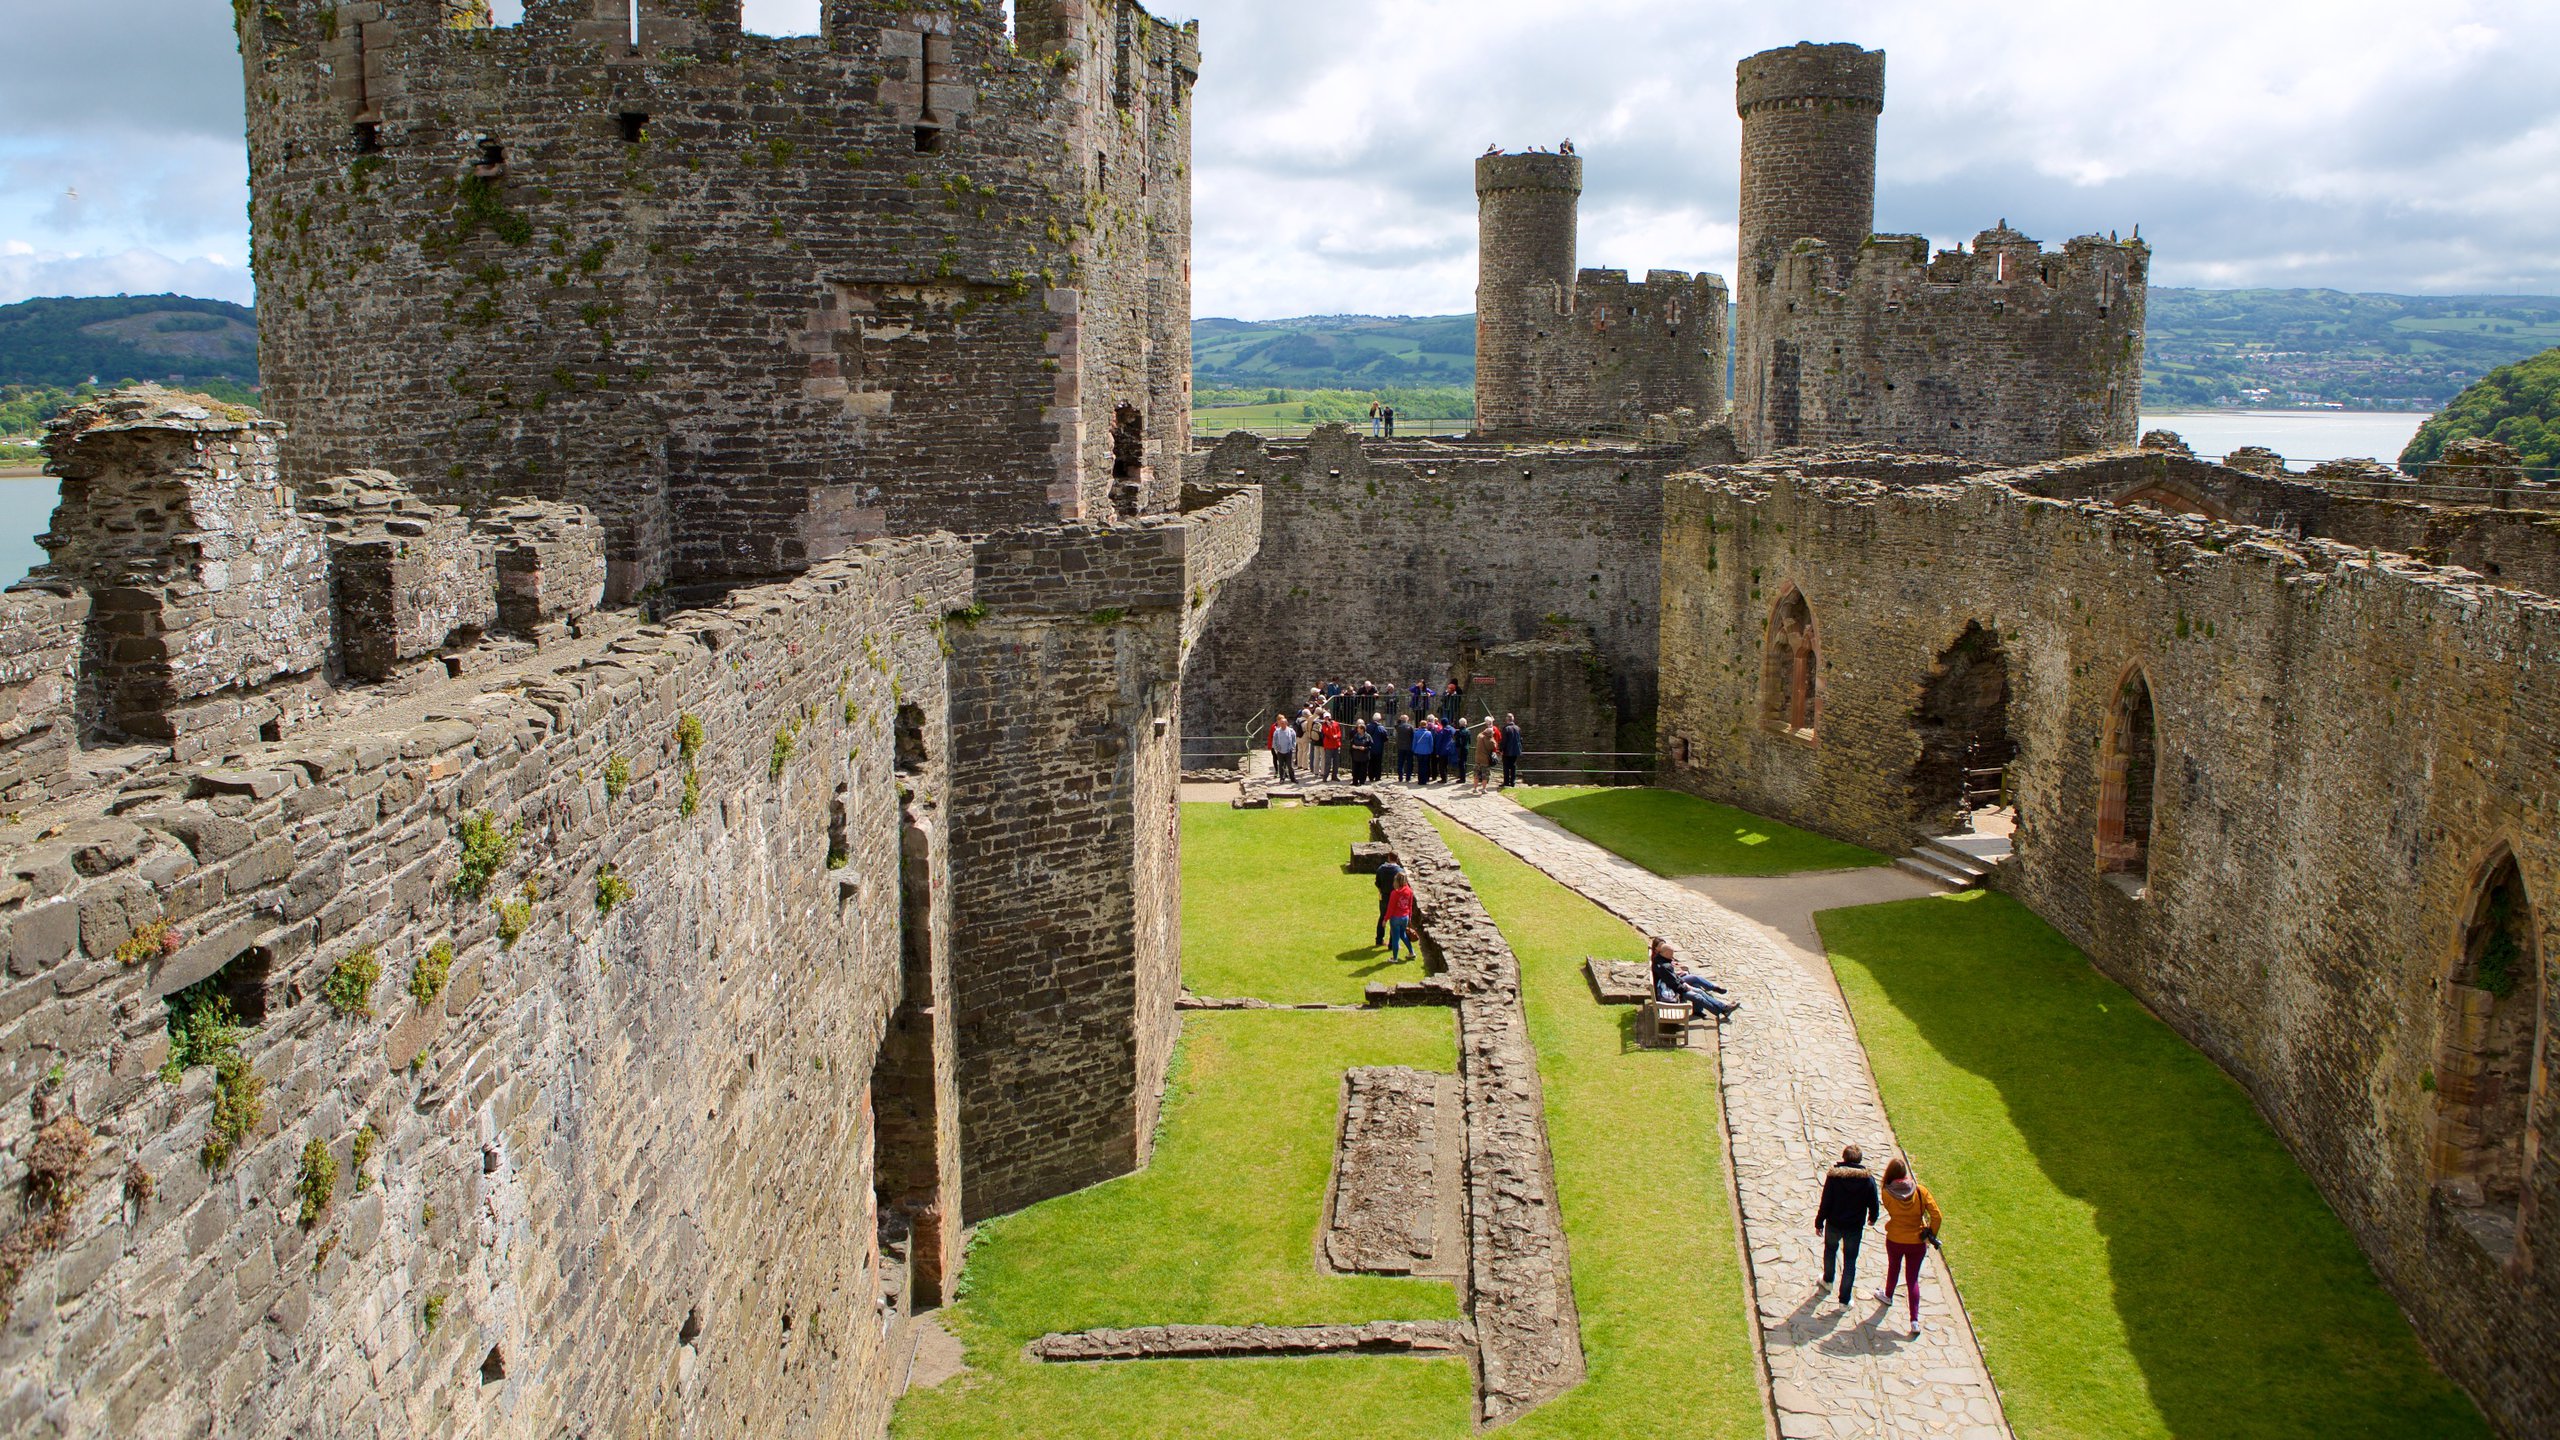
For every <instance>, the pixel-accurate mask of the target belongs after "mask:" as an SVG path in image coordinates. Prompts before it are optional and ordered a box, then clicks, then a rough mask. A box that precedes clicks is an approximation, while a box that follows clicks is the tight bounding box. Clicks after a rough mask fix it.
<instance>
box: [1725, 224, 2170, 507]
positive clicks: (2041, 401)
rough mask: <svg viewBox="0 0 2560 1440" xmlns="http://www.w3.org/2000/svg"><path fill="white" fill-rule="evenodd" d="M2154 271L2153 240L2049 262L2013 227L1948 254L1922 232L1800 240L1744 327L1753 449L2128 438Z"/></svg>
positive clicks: (2093, 444)
mask: <svg viewBox="0 0 2560 1440" xmlns="http://www.w3.org/2000/svg"><path fill="white" fill-rule="evenodd" d="M1844 265H1845V266H1848V267H1850V268H1849V269H1848V270H1847V271H1846V272H1845V273H1844V272H1843V271H1842V270H1841V269H1840V268H1839V267H1841V266H1844ZM2149 265H2150V252H2149V250H2148V248H2147V247H2145V246H2144V245H2143V243H2142V242H2141V241H2139V240H2133V241H2128V242H2122V243H2118V242H2115V241H2112V240H2106V239H2101V238H2098V237H2096V236H2083V237H2081V238H2080V239H2077V240H2073V241H2071V242H2069V243H2068V244H2067V245H2065V246H2064V247H2063V249H2062V251H2061V253H2059V254H2049V253H2047V252H2046V251H2045V250H2044V248H2043V247H2042V246H2040V245H2038V244H2037V243H2036V242H2035V241H2032V240H2029V239H2027V238H2026V237H2024V236H2022V235H2018V234H2017V233H2016V232H2014V231H2006V230H1995V231H1985V232H1983V234H1982V235H1980V236H1978V237H1977V238H1976V240H1975V242H1974V248H1973V250H1972V251H1971V252H1970V253H1967V252H1965V251H1961V250H1951V251H1942V252H1940V253H1939V254H1938V255H1937V256H1936V257H1935V258H1931V257H1930V256H1929V254H1928V242H1927V241H1926V240H1924V239H1922V238H1921V237H1919V236H1911V235H1879V236H1876V237H1874V238H1873V239H1871V240H1869V241H1868V242H1867V243H1866V244H1865V245H1863V246H1862V247H1860V248H1859V249H1858V250H1857V251H1855V252H1853V253H1851V254H1849V255H1845V256H1843V255H1837V254H1835V253H1834V252H1832V251H1831V250H1830V249H1829V248H1828V247H1827V246H1822V245H1812V244H1798V245H1797V246H1795V247H1794V248H1793V249H1791V250H1790V251H1789V252H1788V253H1787V254H1786V255H1785V257H1784V258H1783V259H1781V260H1780V261H1779V263H1778V266H1777V269H1776V270H1775V272H1774V273H1773V274H1772V275H1771V276H1770V277H1769V280H1768V282H1767V284H1766V285H1765V286H1763V287H1762V288H1761V289H1760V291H1759V292H1758V294H1757V295H1756V297H1755V298H1754V300H1753V302H1752V304H1751V306H1750V308H1748V309H1746V310H1745V311H1744V312H1743V316H1742V318H1741V322H1740V323H1741V324H1742V325H1744V326H1745V327H1747V328H1752V329H1755V330H1756V331H1757V332H1758V333H1759V335H1760V337H1761V339H1760V341H1759V342H1758V346H1757V349H1756V350H1755V352H1754V354H1755V357H1756V359H1755V364H1756V366H1757V369H1756V370H1755V372H1754V375H1753V379H1752V385H1753V386H1755V387H1756V388H1757V395H1758V400H1757V404H1756V406H1755V407H1754V408H1753V413H1752V420H1751V422H1750V426H1749V427H1748V429H1749V434H1750V435H1752V436H1753V437H1756V438H1754V439H1750V440H1746V443H1745V448H1746V449H1748V450H1750V451H1751V452H1752V453H1754V454H1765V453H1767V452H1768V451H1771V450H1778V449H1784V448H1786V447H1788V446H1793V445H1812V446H1823V445H1836V444H1855V443H1859V442H1877V443H1883V444H1895V445H1912V446H1921V447H1925V448H1928V449H1931V450H1940V451H1946V452H1949V453H1951V454H1955V455H1961V456H1965V457H1968V458H1975V459H1984V460H2000V461H2009V462H2013V463H2014V462H2023V461H2032V460H2041V459H2045V458H2048V457H2051V456H2056V455H2077V454H2082V453H2085V452H2088V451H2093V450H2106V449H2116V448H2121V447H2124V446H2127V445H2130V444H2132V443H2133V441H2134V437H2135V435H2136V434H2137V433H2138V432H2139V430H2140V428H2141V414H2140V411H2141V399H2142V313H2143V297H2144V294H2145V286H2146V283H2147V276H2148V271H2149Z"/></svg>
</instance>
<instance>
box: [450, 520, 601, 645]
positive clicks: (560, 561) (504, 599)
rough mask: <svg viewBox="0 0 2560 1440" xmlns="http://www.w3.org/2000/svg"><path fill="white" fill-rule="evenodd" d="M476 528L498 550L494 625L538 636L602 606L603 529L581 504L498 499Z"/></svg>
mask: <svg viewBox="0 0 2560 1440" xmlns="http://www.w3.org/2000/svg"><path fill="white" fill-rule="evenodd" d="M480 528H481V529H482V530H483V531H485V532H487V533H488V535H489V537H490V540H491V542H492V544H493V546H494V548H495V549H496V551H497V558H498V623H499V625H501V626H503V627H504V628H506V629H507V630H509V631H512V632H514V633H515V634H518V635H525V636H530V637H535V638H540V637H541V636H542V635H544V634H545V633H546V630H547V628H548V627H552V626H556V625H559V624H560V623H561V622H563V621H568V620H575V619H577V618H578V617H579V616H581V615H584V614H587V613H589V612H590V611H592V610H594V609H595V608H596V606H597V605H599V604H601V603H603V600H604V577H605V561H604V527H603V526H602V525H599V524H597V523H596V517H595V513H594V512H593V511H591V510H589V509H587V508H586V507H585V506H583V505H563V504H559V503H557V502H554V501H546V500H522V499H519V500H510V501H502V502H500V503H499V505H498V508H496V509H494V510H492V511H490V512H489V513H488V514H487V515H486V516H483V517H482V518H481V521H480ZM554 633H556V632H554Z"/></svg>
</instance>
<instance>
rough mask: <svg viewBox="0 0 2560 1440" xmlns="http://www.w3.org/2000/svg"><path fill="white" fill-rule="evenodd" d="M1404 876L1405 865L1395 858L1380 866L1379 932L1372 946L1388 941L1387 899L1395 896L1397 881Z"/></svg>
mask: <svg viewBox="0 0 2560 1440" xmlns="http://www.w3.org/2000/svg"><path fill="white" fill-rule="evenodd" d="M1403 878H1404V867H1403V866H1401V865H1399V864H1397V863H1396V862H1394V861H1393V860H1390V861H1388V862H1386V863H1385V864H1383V865H1380V866H1379V867H1378V933H1377V936H1376V938H1375V939H1372V940H1371V941H1370V942H1369V943H1370V944H1371V945H1372V946H1377V945H1384V944H1386V943H1387V901H1389V900H1390V899H1392V898H1394V896H1395V893H1396V882H1397V881H1398V880H1401V879H1403Z"/></svg>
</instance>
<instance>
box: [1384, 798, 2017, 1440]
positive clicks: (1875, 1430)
mask: <svg viewBox="0 0 2560 1440" xmlns="http://www.w3.org/2000/svg"><path fill="white" fill-rule="evenodd" d="M1416 798H1419V799H1421V800H1422V801H1424V802H1425V803H1427V804H1429V805H1431V806H1432V807H1433V808H1435V809H1438V810H1440V811H1441V812H1443V813H1445V814H1447V815H1449V816H1450V817H1451V818H1453V819H1455V820H1457V821H1458V822H1459V823H1461V824H1463V825H1465V826H1467V827H1468V828H1469V829H1471V830H1474V831H1475V832H1476V833H1478V834H1480V835H1483V836H1484V837H1485V838H1487V839H1489V840H1491V841H1493V842H1494V843H1495V844H1498V845H1500V846H1502V847H1503V848H1504V849H1506V850H1509V851H1510V852H1511V853H1513V854H1514V855H1517V856H1519V857H1520V858H1521V859H1523V860H1526V861H1528V862H1529V863H1530V864H1532V865H1534V866H1536V867H1538V868H1539V869H1540V870H1543V871H1545V872H1546V873H1547V874H1549V875H1551V876H1553V877H1555V878H1556V879H1557V880H1558V881H1561V882H1562V883H1563V884H1565V885H1567V886H1569V887H1571V888H1572V889H1574V890H1576V891H1579V892H1580V893H1582V894H1583V895H1585V896H1587V897H1588V898H1590V899H1591V900H1592V901H1594V902H1595V903H1597V904H1599V905H1600V906H1601V907H1602V908H1604V909H1606V910H1608V911H1610V912H1611V913H1613V914H1615V915H1617V916H1618V917H1619V918H1620V919H1622V920H1625V921H1626V922H1627V923H1628V924H1630V925H1633V926H1634V927H1635V928H1636V929H1638V930H1641V931H1643V932H1644V933H1646V934H1648V935H1659V936H1662V937H1664V938H1666V939H1668V940H1669V941H1670V942H1671V943H1672V944H1673V945H1674V946H1676V947H1678V949H1679V951H1680V954H1681V958H1682V959H1684V960H1685V961H1687V962H1689V963H1690V964H1691V965H1693V966H1695V967H1697V968H1699V969H1701V970H1703V971H1705V972H1706V973H1707V974H1708V975H1710V976H1712V977H1713V978H1714V979H1715V980H1716V981H1717V983H1719V984H1721V985H1723V986H1725V987H1726V988H1727V989H1728V990H1730V991H1731V992H1732V993H1733V994H1734V995H1735V996H1736V997H1737V998H1739V999H1740V1000H1741V1001H1742V1002H1743V1006H1742V1012H1741V1014H1739V1015H1737V1016H1736V1017H1734V1020H1733V1023H1731V1024H1729V1025H1727V1026H1726V1027H1725V1028H1724V1031H1723V1033H1722V1037H1721V1039H1722V1066H1723V1082H1722V1091H1723V1096H1724V1112H1725V1132H1726V1136H1727V1143H1728V1149H1729V1153H1730V1154H1731V1157H1732V1162H1733V1171H1734V1180H1735V1185H1736V1188H1737V1189H1738V1190H1739V1192H1740V1195H1741V1202H1742V1232H1743V1239H1744V1243H1745V1245H1746V1247H1747V1249H1748V1251H1749V1255H1750V1267H1749V1276H1750V1282H1751V1287H1752V1292H1753V1298H1754V1304H1755V1306H1756V1308H1757V1311H1758V1314H1759V1321H1760V1336H1761V1350H1762V1353H1763V1355H1764V1356H1765V1358H1766V1361H1767V1364H1768V1373H1769V1393H1770V1400H1771V1402H1772V1404H1773V1405H1774V1406H1775V1407H1776V1410H1777V1419H1778V1433H1779V1434H1780V1435H1781V1436H1783V1437H1785V1440H1850V1437H1861V1440H1863V1437H1869V1436H1881V1437H1893V1440H1905V1437H1910V1440H1918V1437H1956V1440H1994V1437H2006V1436H2007V1435H2008V1434H2009V1428H2008V1423H2007V1419H2006V1417H2005V1416H2004V1414H2003V1413H2002V1411H2001V1408H2000V1395H1999V1392H1998V1390H1997V1389H1995V1388H1994V1387H1993V1385H1992V1383H1991V1378H1990V1375H1989V1374H1988V1372H1987V1371H1985V1370H1984V1368H1983V1364H1982V1352H1981V1350H1980V1348H1979V1347H1978V1346H1977V1345H1976V1344H1975V1343H1974V1337H1973V1327H1972V1325H1971V1323H1970V1322H1969V1321H1967V1319H1966V1318H1965V1315H1964V1312H1963V1309H1962V1307H1961V1305H1960V1303H1959V1302H1958V1301H1957V1298H1956V1295H1955V1291H1954V1287H1953V1285H1952V1284H1951V1283H1950V1282H1949V1278H1948V1275H1947V1270H1946V1265H1945V1262H1944V1261H1943V1260H1942V1259H1941V1258H1940V1257H1938V1256H1936V1255H1934V1254H1933V1255H1932V1256H1931V1257H1930V1258H1929V1261H1928V1263H1927V1265H1925V1266H1924V1267H1923V1271H1924V1278H1923V1280H1922V1283H1921V1287H1920V1319H1921V1324H1922V1326H1923V1328H1922V1331H1921V1333H1920V1336H1919V1338H1917V1339H1911V1338H1908V1336H1909V1332H1908V1329H1907V1327H1906V1326H1905V1324H1904V1319H1905V1315H1906V1313H1907V1312H1906V1311H1905V1309H1904V1303H1903V1300H1902V1297H1900V1296H1899V1295H1897V1296H1895V1297H1894V1305H1893V1309H1892V1311H1891V1312H1890V1313H1889V1314H1888V1313H1886V1312H1885V1311H1883V1310H1882V1309H1881V1308H1880V1307H1879V1306H1878V1305H1877V1304H1876V1302H1875V1300H1874V1298H1873V1293H1874V1291H1875V1289H1876V1286H1877V1285H1878V1284H1879V1283H1880V1281H1881V1278H1882V1273H1883V1269H1884V1264H1883V1261H1884V1237H1883V1234H1882V1232H1881V1231H1871V1232H1869V1235H1868V1239H1867V1246H1866V1251H1865V1253H1864V1254H1862V1255H1861V1256H1860V1257H1859V1261H1860V1263H1859V1271H1860V1275H1859V1285H1858V1292H1857V1297H1858V1298H1857V1300H1856V1301H1855V1302H1854V1303H1853V1304H1851V1305H1850V1306H1849V1308H1847V1309H1845V1310H1843V1309H1841V1308H1839V1307H1838V1306H1836V1305H1834V1304H1833V1303H1832V1302H1831V1300H1830V1298H1829V1297H1828V1296H1826V1295H1825V1294H1824V1293H1823V1291H1822V1289H1821V1288H1820V1285H1819V1282H1820V1280H1821V1277H1822V1243H1821V1241H1820V1239H1819V1238H1818V1237H1816V1236H1815V1235H1814V1233H1813V1206H1814V1199H1815V1196H1816V1194H1817V1193H1818V1192H1819V1190H1820V1188H1821V1183H1822V1173H1823V1171H1824V1170H1825V1169H1826V1168H1827V1167H1828V1166H1829V1164H1830V1162H1831V1161H1832V1160H1834V1159H1836V1158H1837V1157H1838V1155H1839V1153H1840V1147H1841V1146H1842V1145H1846V1144H1856V1145H1860V1146H1863V1147H1864V1148H1865V1150H1866V1152H1867V1155H1868V1157H1869V1158H1870V1160H1871V1161H1872V1162H1873V1163H1876V1164H1877V1165H1878V1166H1879V1168H1881V1164H1882V1161H1883V1159H1884V1157H1886V1156H1888V1155H1891V1154H1892V1153H1894V1140H1893V1131H1892V1127H1891V1126H1889V1125H1888V1124H1887V1123H1886V1122H1885V1115H1884V1105H1883V1103H1882V1102H1881V1101H1880V1100H1878V1098H1877V1096H1876V1088H1875V1080H1874V1077H1873V1076H1872V1075H1871V1074H1870V1073H1869V1072H1868V1070H1867V1058H1866V1052H1865V1051H1864V1049H1862V1048H1861V1047H1860V1045H1859V1044H1858V1037H1857V1033H1856V1031H1855V1030H1854V1028H1852V1026H1851V1025H1850V1022H1849V1012H1848V1008H1847V1006H1846V1005H1844V1004H1843V1003H1842V1001H1841V999H1840V997H1839V994H1838V992H1837V991H1835V990H1834V989H1833V988H1832V986H1831V985H1830V983H1829V982H1828V981H1827V979H1825V978H1822V977H1818V976H1816V975H1813V974H1811V973H1809V972H1808V971H1807V970H1806V969H1805V968H1804V967H1803V966H1801V965H1799V964H1798V963H1796V962H1795V961H1794V960H1793V959H1792V958H1790V957H1789V956H1787V955H1786V954H1785V953H1784V952H1782V951H1781V950H1780V949H1779V948H1778V946H1777V945H1776V944H1775V943H1773V942H1772V941H1771V940H1770V939H1769V938H1768V936H1767V935H1766V934H1765V933H1763V932H1761V931H1760V930H1759V929H1758V928H1757V927H1755V926H1753V925H1750V924H1748V923H1746V922H1744V921H1743V920H1741V919H1740V918H1739V917H1737V916H1735V915H1734V914H1732V913H1731V912H1730V911H1727V910H1725V909H1724V908H1723V907H1722V906H1719V905H1717V904H1716V903H1715V902H1714V901H1712V900H1709V899H1708V898H1706V897H1705V896H1703V895H1700V894H1698V893H1696V892H1695V891H1692V890H1689V889H1687V888H1685V887H1683V886H1681V885H1680V884H1678V883H1676V882H1674V881H1670V880H1665V879H1663V878H1662V877H1660V876H1658V875H1655V874H1653V873H1652V872H1651V871H1648V870H1646V869H1644V868H1642V867H1641V866H1638V865H1635V864H1633V863H1631V862H1629V861H1626V860H1622V859H1620V858H1618V857H1617V856H1615V855H1612V854H1610V853H1609V852H1608V851H1606V850H1603V849H1601V848H1600V847H1599V846H1597V845H1594V844H1592V843H1591V842H1589V841H1587V840H1584V839H1582V838H1581V837H1580V836H1577V835H1574V834H1573V833H1571V832H1570V831H1567V830H1565V829H1563V828H1562V827H1560V826H1557V825H1555V824H1554V823H1552V822H1550V821H1548V820H1546V819H1544V818H1542V817H1540V816H1537V815H1534V814H1532V813H1530V812H1529V811H1527V810H1524V809H1522V808H1520V807H1519V806H1518V805H1515V804H1513V803H1512V802H1511V801H1510V800H1509V799H1507V798H1503V797H1500V796H1483V797H1476V796H1469V795H1464V794H1442V793H1439V792H1435V791H1422V792H1419V793H1418V794H1417V797H1416ZM1917 1158H1918V1159H1919V1161H1920V1168H1921V1173H1922V1176H1923V1178H1926V1175H1927V1157H1926V1156H1921V1157H1917ZM1949 1224H1950V1226H1951V1228H1952V1229H1954V1231H1955V1232H1956V1233H1957V1234H1959V1235H1961V1233H1962V1230H1963V1226H1964V1217H1963V1216H1961V1215H1955V1216H1950V1217H1949Z"/></svg>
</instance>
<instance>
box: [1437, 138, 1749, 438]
mask: <svg viewBox="0 0 2560 1440" xmlns="http://www.w3.org/2000/svg"><path fill="white" fill-rule="evenodd" d="M1581 194H1582V158H1581V157H1580V156H1578V155H1573V154H1560V155H1549V154H1543V153H1530V154H1520V155H1500V154H1496V155H1485V156H1480V157H1478V159H1477V160H1476V202H1477V210H1478V215H1477V231H1478V242H1479V244H1478V259H1477V280H1476V431H1477V433H1478V434H1481V435H1488V436H1491V435H1519V436H1531V435H1590V434H1620V435H1624V434H1632V433H1636V432H1640V431H1642V430H1643V428H1644V426H1645V424H1646V422H1647V421H1648V420H1650V419H1651V418H1652V417H1654V416H1657V415H1669V414H1672V413H1673V412H1675V411H1680V410H1686V411H1689V412H1690V413H1691V414H1692V415H1693V416H1695V417H1696V423H1699V424H1714V423H1716V422H1718V421H1721V420H1722V419H1723V418H1724V411H1725V404H1724V388H1725V387H1724V370H1725V354H1724V351H1725V317H1726V309H1727V306H1726V297H1725V287H1724V282H1723V281H1722V280H1721V279H1719V278H1717V277H1716V276H1713V275H1699V276H1695V277H1692V276H1690V275H1688V274H1686V273H1685V272H1682V271H1677V270H1655V271H1650V272H1648V273H1647V274H1646V276H1645V278H1644V280H1643V281H1642V282H1641V283H1637V282H1631V281H1629V280H1628V278H1627V272H1625V271H1623V270H1581V269H1577V268H1576V266H1575V264H1574V253H1575V246H1576V243H1577V237H1576V226H1577V223H1578V220H1577V214H1576V206H1577V204H1578V202H1579V200H1580V197H1581Z"/></svg>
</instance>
